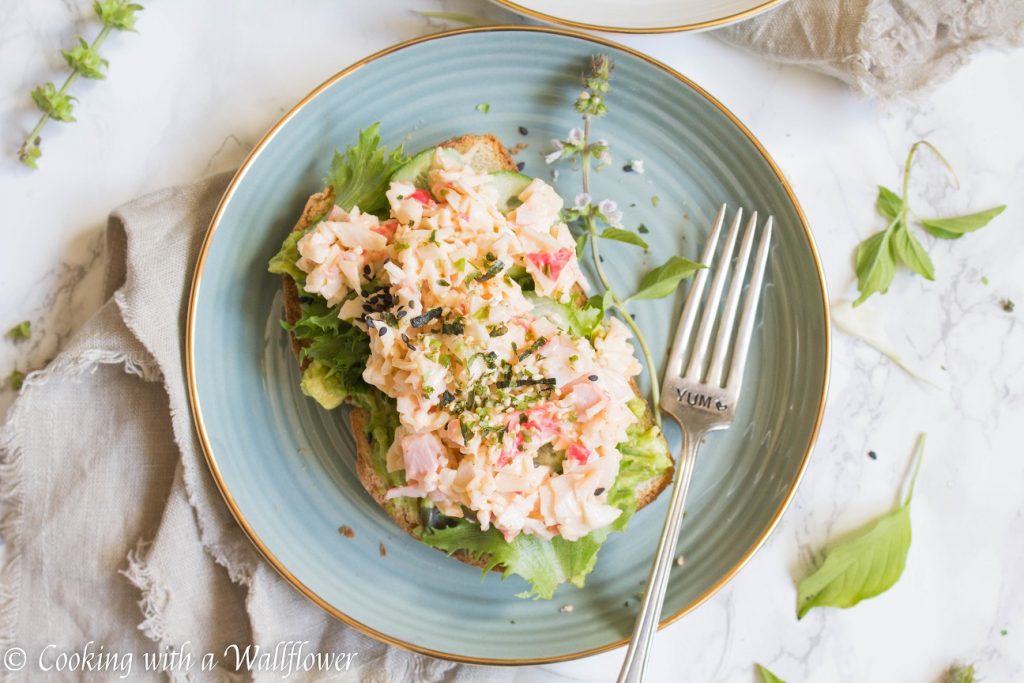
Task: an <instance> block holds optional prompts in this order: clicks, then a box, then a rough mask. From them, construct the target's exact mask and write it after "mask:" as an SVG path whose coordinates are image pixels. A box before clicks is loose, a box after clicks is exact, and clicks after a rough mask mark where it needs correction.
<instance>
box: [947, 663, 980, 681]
mask: <svg viewBox="0 0 1024 683" xmlns="http://www.w3.org/2000/svg"><path fill="white" fill-rule="evenodd" d="M974 675H975V673H974V665H973V664H955V665H953V666H951V667H950V668H949V670H948V671H947V672H946V677H945V678H944V679H943V683H974V681H975V680H976V679H975V678H974Z"/></svg>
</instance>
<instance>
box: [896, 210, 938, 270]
mask: <svg viewBox="0 0 1024 683" xmlns="http://www.w3.org/2000/svg"><path fill="white" fill-rule="evenodd" d="M891 239H892V252H893V255H894V256H895V257H896V258H898V259H899V260H900V261H902V262H903V264H904V265H906V266H907V268H910V269H911V270H912V271H914V272H915V273H918V274H920V275H923V276H925V277H926V278H927V279H929V280H934V279H935V266H934V265H933V264H932V259H931V257H930V256H928V252H926V251H925V250H924V247H922V246H921V243H920V242H918V241H917V238H916V237H914V234H913V233H912V232H910V230H908V229H907V226H906V223H900V224H898V225H897V226H896V229H895V230H894V231H893V233H892V238H891Z"/></svg>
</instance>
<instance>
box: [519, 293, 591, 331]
mask: <svg viewBox="0 0 1024 683" xmlns="http://www.w3.org/2000/svg"><path fill="white" fill-rule="evenodd" d="M527 298H529V300H530V302H531V303H532V304H533V310H534V311H535V312H537V313H539V314H543V315H547V316H549V317H551V318H553V319H554V320H556V321H557V322H558V323H559V324H560V325H561V326H562V327H563V328H564V329H566V330H568V331H569V334H571V335H572V336H574V337H586V338H587V339H589V338H591V337H593V336H594V333H595V332H596V331H597V329H598V328H599V327H601V323H602V322H603V321H604V307H603V306H602V302H601V297H599V296H592V297H590V299H588V300H587V301H585V302H584V303H583V304H577V303H576V302H572V303H567V304H563V303H561V302H558V301H555V300H554V299H550V298H548V297H546V296H536V295H530V294H529V293H528V294H527Z"/></svg>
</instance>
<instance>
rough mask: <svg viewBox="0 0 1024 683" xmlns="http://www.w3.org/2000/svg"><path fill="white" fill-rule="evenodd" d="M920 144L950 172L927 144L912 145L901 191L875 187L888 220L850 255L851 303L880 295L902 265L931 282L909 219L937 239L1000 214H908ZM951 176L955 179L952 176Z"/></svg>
mask: <svg viewBox="0 0 1024 683" xmlns="http://www.w3.org/2000/svg"><path fill="white" fill-rule="evenodd" d="M922 145H924V146H925V147H928V149H930V150H931V151H932V152H934V153H935V155H936V156H938V157H939V159H940V160H942V163H943V164H945V166H946V168H947V169H949V170H950V172H951V173H952V167H951V166H950V165H949V162H947V161H946V159H945V158H944V157H943V156H942V154H941V153H939V150H937V149H936V148H935V146H934V145H932V144H931V143H930V142H928V141H926V140H920V141H918V142H915V143H914V144H913V146H911V148H910V152H909V153H908V154H907V161H906V163H905V164H904V166H903V192H902V194H896V193H895V192H894V191H892V190H890V189H889V188H887V187H883V186H881V185H879V187H878V198H877V199H876V200H875V208H876V209H877V210H878V213H880V214H882V215H883V216H884V217H885V218H887V219H888V220H889V224H888V225H887V226H886V227H885V229H884V230H881V231H879V232H876V233H875V234H874V235H872V236H871V237H868V238H867V239H866V240H864V241H863V242H861V243H860V245H858V247H857V250H856V252H854V257H853V261H854V269H855V270H856V272H857V291H859V292H860V297H859V298H858V299H857V300H856V301H855V302H854V303H853V305H854V306H859V305H860V304H862V303H864V301H866V300H867V298H868V297H870V296H871V295H872V294H874V293H875V292H881V293H882V294H884V293H885V292H887V291H888V289H889V285H890V284H892V280H893V277H894V276H895V275H896V270H897V268H898V267H899V266H900V265H901V264H902V265H903V266H906V267H907V268H909V269H910V270H912V271H914V272H915V273H917V274H919V275H921V276H923V277H924V278H926V279H928V280H934V279H935V265H934V264H933V263H932V259H931V257H930V256H929V255H928V252H927V251H925V249H924V247H923V246H922V245H921V243H920V242H919V241H918V239H917V237H916V236H915V235H914V232H913V231H912V230H911V229H910V226H911V220H912V219H913V220H916V221H917V222H919V223H920V224H921V226H922V227H923V228H924V229H925V230H926V231H927V232H928V233H930V234H931V235H934V236H935V237H938V238H941V239H959V238H961V237H963V236H964V235H965V234H967V233H968V232H974V231H975V230H980V229H981V228H983V227H985V226H986V225H988V224H989V222H990V221H991V220H992V219H993V218H995V217H996V216H998V215H999V214H1001V213H1002V212H1003V210H1004V209H1005V208H1006V206H1002V205H1001V206H996V207H993V208H991V209H986V210H984V211H978V212H976V213H971V214H967V215H964V216H951V217H948V218H917V217H916V216H914V215H913V214H912V212H911V211H910V204H909V200H908V196H907V190H908V187H909V185H910V167H911V164H912V163H913V161H914V156H915V155H916V154H917V150H918V148H920V147H921V146H922ZM954 177H955V176H954Z"/></svg>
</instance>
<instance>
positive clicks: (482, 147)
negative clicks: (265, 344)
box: [283, 135, 672, 570]
mask: <svg viewBox="0 0 1024 683" xmlns="http://www.w3.org/2000/svg"><path fill="white" fill-rule="evenodd" d="M441 146H443V147H450V148H452V149H455V150H456V151H458V152H460V153H461V154H462V155H463V157H465V158H466V159H467V160H468V162H469V164H470V166H471V167H472V168H473V169H474V170H475V171H477V172H480V173H484V172H493V171H500V170H506V171H514V170H516V163H515V161H514V160H513V159H512V155H511V154H509V152H508V150H507V149H506V148H505V146H504V145H503V144H501V141H499V140H498V139H497V138H496V137H494V136H493V135H463V136H461V137H458V138H453V139H451V140H448V141H446V142H443V143H441ZM333 203H334V192H333V190H331V188H329V187H328V188H325V189H324V190H323V191H321V192H317V193H316V194H314V195H312V196H311V197H310V198H309V200H308V201H307V202H306V207H305V208H304V209H303V211H302V216H301V217H300V218H299V221H298V223H296V224H295V228H294V230H303V229H305V228H306V227H308V226H309V225H311V224H312V223H313V222H314V221H315V219H316V218H317V216H321V215H323V214H324V213H326V212H327V211H328V210H330V208H331V206H332V205H333ZM283 289H284V315H285V320H287V321H288V323H289V324H295V322H296V321H297V320H298V319H299V318H300V317H301V315H302V308H301V305H300V303H299V290H298V287H297V286H296V284H295V281H294V280H292V278H290V277H289V276H287V275H285V276H284V283H283ZM581 294H582V293H581ZM303 345H304V342H302V341H300V340H298V339H296V338H295V337H294V336H292V349H293V350H294V351H295V354H296V357H298V358H300V363H301V366H302V369H303V370H305V368H306V365H308V361H302V360H301V356H300V354H299V352H300V351H301V349H302V347H303ZM632 385H633V391H635V392H636V395H637V396H640V388H639V387H638V386H637V384H636V382H635V381H634V382H632ZM644 419H645V420H647V421H648V422H650V421H651V420H652V419H653V416H652V415H651V410H650V406H648V408H647V415H646V416H645V418H644ZM349 420H350V422H351V425H352V434H353V436H354V437H355V442H356V474H357V475H358V476H359V481H360V483H362V485H363V488H365V489H366V492H367V493H369V494H370V496H371V497H372V498H373V499H374V501H376V503H377V504H378V505H380V506H381V507H382V508H383V509H384V510H386V511H387V512H388V514H389V515H391V518H392V519H393V520H394V521H395V524H397V525H398V526H400V527H401V528H402V529H404V530H405V531H406V532H408V533H409V534H411V535H413V536H416V535H417V533H416V532H417V530H418V529H419V528H420V520H419V519H418V517H417V516H416V515H415V514H414V513H412V512H410V511H409V510H408V509H407V508H405V507H402V506H395V505H391V506H388V505H385V500H384V494H385V493H387V490H388V488H389V487H388V484H387V482H386V481H385V480H384V479H383V478H382V477H381V476H380V475H378V474H377V471H376V470H375V469H374V467H373V460H372V457H373V456H372V452H373V451H372V447H371V445H370V440H369V436H368V434H369V422H370V420H369V415H368V414H367V413H366V411H364V410H363V409H361V408H353V409H352V410H351V412H350V413H349ZM671 481H672V469H671V468H669V469H668V470H667V471H666V472H665V473H664V474H663V475H662V476H661V477H652V478H651V479H649V480H647V481H645V482H643V483H642V484H640V485H639V486H638V487H637V491H636V496H637V508H638V509H639V508H643V507H645V506H647V505H648V504H650V503H651V502H652V501H653V500H654V499H655V498H657V497H658V495H659V494H660V493H661V492H662V491H663V490H664V489H665V487H666V486H668V484H669V482H671ZM452 557H455V558H456V559H459V560H461V561H463V562H465V563H466V564H470V565H474V566H477V567H483V566H486V564H487V563H488V559H489V558H487V557H480V558H473V557H471V556H469V555H468V554H466V553H463V552H456V553H454V554H453V555H452ZM495 569H496V570H498V569H500V567H495Z"/></svg>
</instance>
